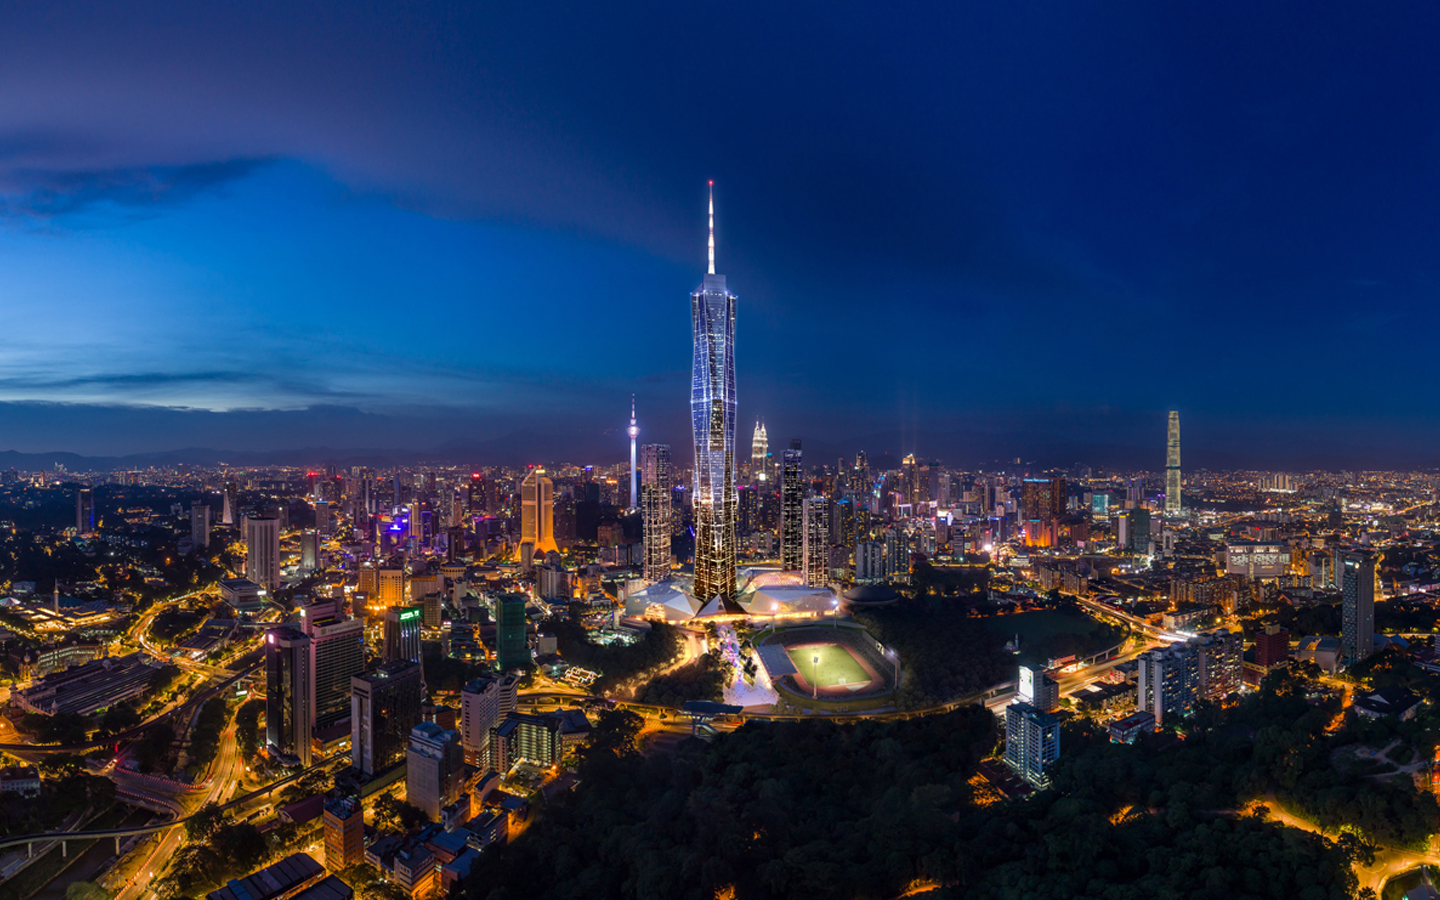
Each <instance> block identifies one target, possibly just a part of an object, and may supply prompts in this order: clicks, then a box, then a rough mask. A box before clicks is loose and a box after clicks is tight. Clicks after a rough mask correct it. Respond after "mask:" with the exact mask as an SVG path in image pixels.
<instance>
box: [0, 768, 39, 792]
mask: <svg viewBox="0 0 1440 900" xmlns="http://www.w3.org/2000/svg"><path fill="white" fill-rule="evenodd" d="M0 794H19V795H20V796H22V797H38V796H40V770H39V769H37V768H35V767H34V766H9V767H6V768H4V769H0Z"/></svg>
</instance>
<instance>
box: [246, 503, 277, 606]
mask: <svg viewBox="0 0 1440 900" xmlns="http://www.w3.org/2000/svg"><path fill="white" fill-rule="evenodd" d="M245 577H246V578H248V579H250V580H251V581H253V582H255V583H256V584H259V585H264V586H265V588H266V589H268V590H271V591H273V590H275V589H276V588H278V587H279V586H280V520H279V519H276V518H274V517H269V516H267V517H265V518H260V519H250V518H247V519H246V520H245Z"/></svg>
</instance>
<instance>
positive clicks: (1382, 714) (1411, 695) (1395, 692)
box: [1351, 685, 1420, 722]
mask: <svg viewBox="0 0 1440 900" xmlns="http://www.w3.org/2000/svg"><path fill="white" fill-rule="evenodd" d="M1351 708H1352V709H1354V710H1355V714H1356V715H1359V716H1364V717H1366V718H1367V719H1386V718H1393V719H1399V720H1400V721H1402V722H1408V721H1410V720H1411V719H1413V718H1415V714H1416V713H1417V712H1418V711H1419V710H1420V698H1419V697H1417V696H1416V695H1415V692H1414V691H1410V690H1407V689H1405V688H1402V687H1399V686H1396V685H1391V686H1390V687H1383V688H1380V689H1379V690H1378V691H1370V692H1368V693H1366V692H1362V691H1356V692H1355V700H1354V702H1353V703H1352V704H1351Z"/></svg>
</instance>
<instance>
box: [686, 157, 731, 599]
mask: <svg viewBox="0 0 1440 900" xmlns="http://www.w3.org/2000/svg"><path fill="white" fill-rule="evenodd" d="M710 184H711V192H710V271H709V272H708V273H706V275H705V281H704V283H702V284H701V285H700V287H698V288H696V289H695V291H694V293H692V294H691V295H690V311H691V321H692V323H693V325H694V337H695V364H694V370H693V377H692V380H691V384H690V418H691V425H692V427H693V431H694V435H695V494H694V502H695V596H696V598H698V599H699V600H701V601H704V602H709V601H710V600H713V599H714V598H715V597H722V598H724V599H725V600H731V599H733V598H734V596H735V519H736V515H737V513H738V507H737V498H736V496H735V301H736V297H735V295H734V294H732V293H730V292H729V291H728V290H726V288H725V276H724V275H716V274H715V193H714V182H711V183H710Z"/></svg>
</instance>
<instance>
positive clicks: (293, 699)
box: [265, 626, 315, 766]
mask: <svg viewBox="0 0 1440 900" xmlns="http://www.w3.org/2000/svg"><path fill="white" fill-rule="evenodd" d="M314 697H315V685H314V670H313V669H312V668H311V647H310V638H309V637H308V636H307V635H305V634H304V633H303V632H301V631H300V630H299V629H296V628H291V627H288V626H286V627H282V628H272V629H270V630H269V631H267V632H266V633H265V743H266V745H267V746H268V747H269V750H270V752H271V753H273V754H276V755H278V756H281V757H284V758H286V759H288V760H294V761H295V762H297V763H298V764H299V765H302V766H308V765H310V736H311V727H312V726H313V723H314V721H315V708H314V707H313V706H312V705H311V704H312V703H313V702H314Z"/></svg>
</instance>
